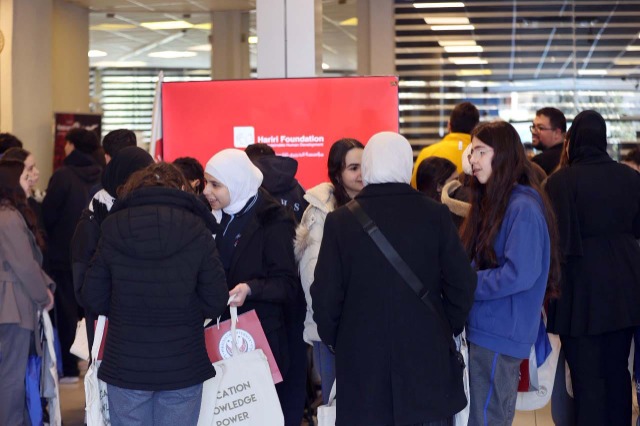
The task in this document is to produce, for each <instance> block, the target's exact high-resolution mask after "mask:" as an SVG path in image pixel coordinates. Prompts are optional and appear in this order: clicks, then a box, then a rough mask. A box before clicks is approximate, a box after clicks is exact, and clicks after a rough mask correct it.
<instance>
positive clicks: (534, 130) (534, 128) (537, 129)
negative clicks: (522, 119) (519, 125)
mask: <svg viewBox="0 0 640 426" xmlns="http://www.w3.org/2000/svg"><path fill="white" fill-rule="evenodd" d="M555 129H556V128H555V127H542V126H529V130H531V133H537V132H544V131H545V130H555Z"/></svg>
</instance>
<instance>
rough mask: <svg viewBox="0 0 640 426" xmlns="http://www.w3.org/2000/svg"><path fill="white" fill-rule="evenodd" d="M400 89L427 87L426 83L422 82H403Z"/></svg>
mask: <svg viewBox="0 0 640 426" xmlns="http://www.w3.org/2000/svg"><path fill="white" fill-rule="evenodd" d="M399 86H400V87H427V82H426V81H421V80H403V81H400V83H399Z"/></svg>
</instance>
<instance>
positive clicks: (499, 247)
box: [462, 121, 559, 426]
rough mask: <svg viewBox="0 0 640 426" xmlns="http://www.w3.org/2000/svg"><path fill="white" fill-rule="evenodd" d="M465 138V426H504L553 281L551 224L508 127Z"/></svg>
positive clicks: (486, 128)
mask: <svg viewBox="0 0 640 426" xmlns="http://www.w3.org/2000/svg"><path fill="white" fill-rule="evenodd" d="M471 136H472V141H471V146H472V149H471V155H470V162H471V166H472V168H473V176H474V179H473V182H472V190H473V198H472V202H471V210H470V212H469V215H468V216H467V219H466V221H465V223H464V225H463V228H462V241H463V243H464V245H465V248H466V249H467V252H468V254H469V256H470V258H471V260H472V264H473V266H474V267H475V269H476V270H477V273H478V285H477V287H476V291H475V302H474V305H473V308H472V309H471V314H470V316H469V325H468V339H469V342H470V349H469V375H470V376H469V382H470V393H471V407H470V417H469V425H472V426H475V425H491V426H500V425H511V423H512V421H513V417H514V414H515V405H516V396H517V390H518V381H519V373H520V362H521V361H522V360H523V359H526V358H528V357H529V353H530V350H531V346H532V345H533V344H534V342H535V340H536V335H537V332H538V327H539V324H540V309H541V307H542V303H543V300H544V298H545V294H546V293H548V290H552V289H553V288H555V285H556V284H555V283H556V281H557V276H558V272H557V271H558V265H559V263H558V261H557V256H556V255H555V249H554V248H555V237H556V231H555V219H554V217H553V211H552V209H551V208H550V205H549V203H548V201H547V199H546V196H545V195H544V193H543V192H542V191H541V188H540V179H539V178H538V176H537V174H536V173H535V171H534V170H533V169H532V166H531V163H530V162H529V161H528V160H527V157H526V154H525V151H524V147H523V146H522V143H521V142H520V137H519V136H518V133H517V132H516V130H515V129H514V128H513V126H511V125H510V124H509V123H506V122H502V121H496V122H491V123H484V124H481V125H479V126H478V127H476V128H475V129H474V130H473V132H472V134H471Z"/></svg>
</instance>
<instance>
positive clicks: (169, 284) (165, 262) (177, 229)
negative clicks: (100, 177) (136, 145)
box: [82, 163, 228, 426]
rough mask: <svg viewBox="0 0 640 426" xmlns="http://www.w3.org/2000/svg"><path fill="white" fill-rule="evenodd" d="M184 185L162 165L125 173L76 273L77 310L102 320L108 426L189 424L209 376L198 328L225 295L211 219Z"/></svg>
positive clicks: (178, 174)
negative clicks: (82, 307)
mask: <svg viewBox="0 0 640 426" xmlns="http://www.w3.org/2000/svg"><path fill="white" fill-rule="evenodd" d="M187 187H188V183H187V182H186V180H185V178H184V176H183V175H182V173H181V172H180V171H179V170H178V169H177V168H176V167H175V166H172V165H170V164H167V163H159V164H154V165H152V166H150V167H147V168H145V169H143V170H140V171H138V172H136V173H134V174H133V175H132V176H131V178H130V179H129V180H128V182H127V184H126V185H125V186H124V188H123V191H122V193H121V197H122V198H121V199H119V200H118V201H117V202H116V204H115V205H114V206H113V208H112V209H111V213H110V214H109V216H108V217H107V218H106V219H105V220H104V222H103V224H102V237H101V238H100V242H99V245H98V250H97V251H96V254H95V257H94V259H93V260H92V264H91V266H90V267H89V270H88V271H87V273H86V278H85V283H84V285H83V287H82V296H83V299H84V303H85V304H86V306H87V307H88V308H89V309H90V310H91V311H93V312H96V313H98V314H100V315H106V316H107V317H108V318H109V327H108V333H107V338H106V343H105V347H104V358H103V360H102V365H101V366H100V369H99V370H98V377H99V378H100V379H101V380H103V381H105V382H106V383H107V385H108V392H109V394H108V395H109V411H110V416H111V424H112V425H114V426H116V425H124V424H132V423H135V424H148V425H159V424H163V425H171V424H184V425H195V424H196V423H197V420H198V415H199V412H200V401H201V398H202V383H203V382H204V381H206V380H208V379H210V378H211V377H213V376H215V369H214V368H213V366H212V364H211V362H210V361H209V357H208V355H207V351H206V347H205V342H204V332H203V322H204V319H205V318H216V317H218V316H219V315H220V314H222V312H223V310H224V308H225V306H226V303H227V299H228V293H227V288H226V284H225V283H226V281H225V277H224V270H223V268H222V264H221V262H220V260H219V257H218V254H217V252H216V246H215V241H214V239H213V235H212V233H213V232H215V231H216V229H217V226H216V224H215V220H214V219H213V217H212V216H211V213H210V212H209V211H208V210H207V208H206V206H204V205H203V204H202V203H201V202H200V201H198V200H197V199H196V198H195V197H194V196H193V195H192V194H189V193H186V192H184V191H183V190H182V189H181V188H187ZM171 399H173V402H171ZM165 401H167V402H165Z"/></svg>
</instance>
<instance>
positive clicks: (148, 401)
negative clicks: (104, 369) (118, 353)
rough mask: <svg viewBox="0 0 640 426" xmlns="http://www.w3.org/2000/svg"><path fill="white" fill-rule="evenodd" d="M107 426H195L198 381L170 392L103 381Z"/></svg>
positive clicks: (199, 396) (198, 402)
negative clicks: (107, 412)
mask: <svg viewBox="0 0 640 426" xmlns="http://www.w3.org/2000/svg"><path fill="white" fill-rule="evenodd" d="M107 392H108V394H109V396H108V398H109V416H110V418H111V426H143V425H148V426H156V425H166V426H174V425H185V426H187V425H193V426H195V425H197V424H198V416H199V415H200V402H201V401H202V383H200V384H199V385H195V386H191V387H188V388H184V389H177V390H171V391H156V392H154V391H140V390H133V389H123V388H119V387H117V386H113V385H109V384H107Z"/></svg>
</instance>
